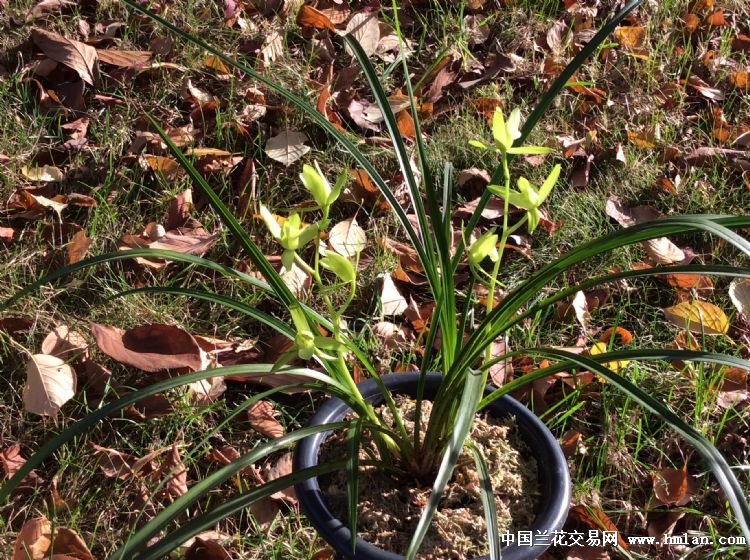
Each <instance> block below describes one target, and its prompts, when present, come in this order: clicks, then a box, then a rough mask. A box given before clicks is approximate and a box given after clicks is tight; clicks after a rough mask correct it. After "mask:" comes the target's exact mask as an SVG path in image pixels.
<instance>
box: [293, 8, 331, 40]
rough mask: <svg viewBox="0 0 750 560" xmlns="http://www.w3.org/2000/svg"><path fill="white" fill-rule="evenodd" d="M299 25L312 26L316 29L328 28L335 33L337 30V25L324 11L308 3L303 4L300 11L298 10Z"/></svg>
mask: <svg viewBox="0 0 750 560" xmlns="http://www.w3.org/2000/svg"><path fill="white" fill-rule="evenodd" d="M297 25H299V26H300V27H312V28H314V29H328V30H330V31H333V32H334V33H335V32H336V27H335V26H334V25H333V23H332V22H331V20H330V19H328V17H327V16H326V15H325V14H324V13H323V12H321V11H320V10H316V9H315V8H313V7H312V6H308V5H306V4H303V5H302V7H300V9H299V12H297Z"/></svg>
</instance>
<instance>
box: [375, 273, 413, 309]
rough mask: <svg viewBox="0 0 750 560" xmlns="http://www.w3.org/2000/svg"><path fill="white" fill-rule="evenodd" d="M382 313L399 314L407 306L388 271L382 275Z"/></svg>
mask: <svg viewBox="0 0 750 560" xmlns="http://www.w3.org/2000/svg"><path fill="white" fill-rule="evenodd" d="M380 302H381V305H382V309H383V315H401V314H402V313H403V312H404V311H406V308H407V307H409V304H408V303H407V301H406V299H405V298H404V296H402V295H401V292H399V291H398V288H397V287H396V284H395V283H394V282H393V278H392V277H391V275H390V273H388V272H386V273H385V275H384V276H383V289H382V291H381V293H380Z"/></svg>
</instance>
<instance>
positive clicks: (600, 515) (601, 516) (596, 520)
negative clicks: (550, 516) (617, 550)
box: [568, 505, 630, 550]
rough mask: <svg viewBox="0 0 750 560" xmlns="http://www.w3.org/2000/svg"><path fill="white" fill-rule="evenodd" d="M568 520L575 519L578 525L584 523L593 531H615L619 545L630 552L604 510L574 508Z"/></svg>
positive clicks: (581, 506) (582, 506) (583, 507)
mask: <svg viewBox="0 0 750 560" xmlns="http://www.w3.org/2000/svg"><path fill="white" fill-rule="evenodd" d="M568 519H569V520H570V519H574V520H575V521H577V522H578V523H582V524H583V525H586V526H587V527H590V528H591V529H596V530H599V531H602V530H603V531H613V532H615V533H617V544H618V545H620V546H621V547H622V548H624V549H625V550H630V547H629V546H628V543H627V542H625V539H624V538H623V537H622V534H621V533H620V532H619V531H618V530H617V526H616V525H615V524H614V523H613V522H612V520H611V519H610V518H609V516H608V515H607V514H606V513H604V512H603V511H602V510H600V509H598V508H593V507H586V506H584V505H578V506H574V507H572V508H571V509H570V512H569V513H568Z"/></svg>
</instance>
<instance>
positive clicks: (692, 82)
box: [680, 75, 725, 101]
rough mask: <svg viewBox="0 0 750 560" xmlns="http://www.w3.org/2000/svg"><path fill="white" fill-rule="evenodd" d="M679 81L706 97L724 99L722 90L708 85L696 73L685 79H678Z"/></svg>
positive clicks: (715, 99)
mask: <svg viewBox="0 0 750 560" xmlns="http://www.w3.org/2000/svg"><path fill="white" fill-rule="evenodd" d="M680 82H681V83H686V84H687V85H688V86H690V87H691V88H693V89H694V90H695V91H697V92H698V93H700V94H701V95H702V96H703V97H705V98H706V99H712V100H714V101H723V100H724V97H725V95H724V92H723V91H721V90H720V89H717V88H715V87H711V86H710V85H708V84H707V83H706V82H705V81H703V80H702V79H701V78H699V77H698V76H696V75H692V76H690V77H689V78H688V79H687V81H685V80H680Z"/></svg>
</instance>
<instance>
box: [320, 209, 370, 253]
mask: <svg viewBox="0 0 750 560" xmlns="http://www.w3.org/2000/svg"><path fill="white" fill-rule="evenodd" d="M328 242H329V243H330V244H331V247H332V248H333V250H334V251H336V252H337V253H338V254H339V255H342V256H344V257H356V256H357V255H358V254H359V253H361V252H362V249H364V247H365V243H367V234H366V233H365V230H363V229H362V228H361V227H360V226H359V224H358V223H357V219H356V218H350V219H348V220H344V221H341V222H339V223H338V224H336V225H335V226H333V227H332V228H331V231H330V232H329V234H328Z"/></svg>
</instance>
